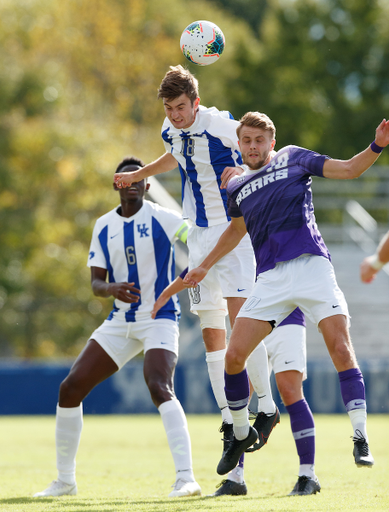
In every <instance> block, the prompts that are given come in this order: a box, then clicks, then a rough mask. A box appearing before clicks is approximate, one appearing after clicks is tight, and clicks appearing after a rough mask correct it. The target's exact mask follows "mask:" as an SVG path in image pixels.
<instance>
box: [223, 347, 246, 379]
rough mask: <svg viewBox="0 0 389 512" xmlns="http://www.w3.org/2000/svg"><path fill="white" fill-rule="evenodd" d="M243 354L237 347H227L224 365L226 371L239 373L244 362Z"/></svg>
mask: <svg viewBox="0 0 389 512" xmlns="http://www.w3.org/2000/svg"><path fill="white" fill-rule="evenodd" d="M246 359H247V358H246V357H245V355H244V354H243V353H242V352H241V351H240V350H238V349H236V348H233V347H231V346H230V347H228V349H227V352H226V357H225V365H226V371H227V373H239V372H241V371H242V370H243V369H244V367H245V363H246Z"/></svg>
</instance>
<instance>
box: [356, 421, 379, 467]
mask: <svg viewBox="0 0 389 512" xmlns="http://www.w3.org/2000/svg"><path fill="white" fill-rule="evenodd" d="M355 434H356V435H355V436H354V437H353V438H352V440H353V441H354V450H353V455H354V460H355V464H356V465H357V466H358V467H359V468H372V467H373V465H374V459H373V456H372V454H371V453H370V449H369V445H368V443H367V441H366V439H365V438H364V437H363V435H362V432H361V431H360V430H358V429H357V430H356V431H355Z"/></svg>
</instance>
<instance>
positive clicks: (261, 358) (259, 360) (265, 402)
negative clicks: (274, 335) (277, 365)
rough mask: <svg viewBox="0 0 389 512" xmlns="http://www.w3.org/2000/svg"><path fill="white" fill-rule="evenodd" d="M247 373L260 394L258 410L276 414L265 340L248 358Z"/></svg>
mask: <svg viewBox="0 0 389 512" xmlns="http://www.w3.org/2000/svg"><path fill="white" fill-rule="evenodd" d="M247 373H248V375H249V378H250V381H251V384H252V385H253V388H254V390H255V392H256V393H257V395H258V412H264V413H265V414H267V415H271V414H274V413H275V412H276V405H275V403H274V400H273V395H272V392H271V386H270V376H269V362H268V357H267V350H266V346H265V344H264V343H263V341H261V343H259V345H258V346H257V348H256V349H255V350H254V351H253V352H252V353H251V355H250V357H249V358H248V361H247Z"/></svg>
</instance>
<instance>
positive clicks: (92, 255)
mask: <svg viewBox="0 0 389 512" xmlns="http://www.w3.org/2000/svg"><path fill="white" fill-rule="evenodd" d="M94 257H95V253H94V251H91V252H90V253H89V259H90V260H91V259H92V258H94Z"/></svg>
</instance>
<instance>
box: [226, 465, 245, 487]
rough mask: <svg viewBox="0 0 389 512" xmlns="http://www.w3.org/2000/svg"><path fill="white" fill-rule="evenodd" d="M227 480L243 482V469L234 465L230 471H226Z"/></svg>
mask: <svg viewBox="0 0 389 512" xmlns="http://www.w3.org/2000/svg"><path fill="white" fill-rule="evenodd" d="M227 480H231V481H232V482H236V483H237V484H242V483H243V482H244V470H243V468H241V467H239V466H236V468H234V469H233V470H232V471H230V472H229V473H228V476H227Z"/></svg>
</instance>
